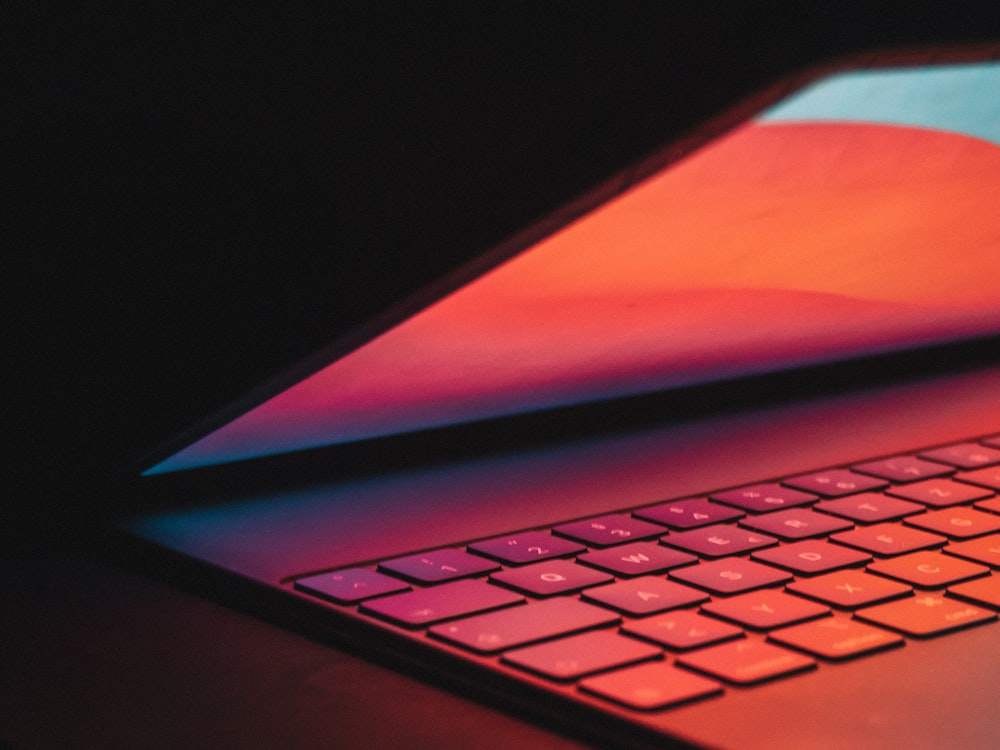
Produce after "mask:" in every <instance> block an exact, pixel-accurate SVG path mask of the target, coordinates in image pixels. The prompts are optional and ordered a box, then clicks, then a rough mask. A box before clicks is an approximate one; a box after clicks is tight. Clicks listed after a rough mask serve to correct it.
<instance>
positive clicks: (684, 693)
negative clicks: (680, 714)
mask: <svg viewBox="0 0 1000 750" xmlns="http://www.w3.org/2000/svg"><path fill="white" fill-rule="evenodd" d="M580 688H581V689H582V690H586V691H587V692H588V693H593V694H595V695H599V696H601V697H602V698H605V699H607V700H609V701H613V702H615V703H620V704H621V705H623V706H628V707H629V708H634V709H637V710H640V711H652V710H654V709H659V708H667V707H668V706H675V705H677V704H680V703H688V702H690V701H693V700H696V699H698V698H705V697H708V696H710V695H717V694H719V693H721V692H722V686H721V685H719V683H717V682H714V681H713V680H709V679H707V678H705V677H701V676H699V675H696V674H692V673H691V672H688V671H686V670H683V669H677V667H674V666H671V665H669V664H667V663H666V662H653V663H652V664H642V665H640V666H638V667H630V668H628V669H622V670H618V671H616V672H611V673H610V674H603V675H598V676H597V677H589V678H587V679H585V680H584V681H583V682H581V683H580Z"/></svg>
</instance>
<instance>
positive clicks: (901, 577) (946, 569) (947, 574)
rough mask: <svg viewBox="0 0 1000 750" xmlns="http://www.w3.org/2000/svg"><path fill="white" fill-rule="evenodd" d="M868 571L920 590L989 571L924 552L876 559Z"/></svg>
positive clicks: (979, 566) (942, 555) (945, 584)
mask: <svg viewBox="0 0 1000 750" xmlns="http://www.w3.org/2000/svg"><path fill="white" fill-rule="evenodd" d="M868 570H870V571H871V572H872V573H878V574H879V575H883V576H889V577H890V578H895V579H896V580H898V581H903V582H904V583H908V584H910V585H911V586H918V587H919V588H924V589H935V588H944V587H945V586H950V585H951V584H953V583H958V582H959V581H966V580H968V579H970V578H975V577H977V576H982V575H986V574H987V573H989V572H990V569H989V568H987V567H985V566H982V565H976V564H975V563H971V562H968V561H966V560H960V559H958V558H957V557H949V556H948V555H944V554H941V553H940V552H926V551H925V552H914V553H912V554H909V555H902V556H901V557H891V558H889V559H888V560H877V561H875V562H873V563H872V564H871V565H869V566H868Z"/></svg>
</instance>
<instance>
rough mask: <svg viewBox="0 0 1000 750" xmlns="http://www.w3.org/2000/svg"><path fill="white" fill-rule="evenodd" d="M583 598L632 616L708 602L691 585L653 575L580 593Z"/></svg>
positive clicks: (706, 596) (706, 595) (702, 592)
mask: <svg viewBox="0 0 1000 750" xmlns="http://www.w3.org/2000/svg"><path fill="white" fill-rule="evenodd" d="M583 598H584V599H586V600H587V601H590V602H594V603H596V604H603V605H604V606H606V607H610V608H611V609H614V610H618V611H619V612H624V613H625V614H629V615H633V616H635V617H642V616H644V615H651V614H653V613H655V612H663V611H665V610H668V609H676V608H678V607H687V606H690V605H692V604H698V603H700V602H703V601H705V600H706V599H708V594H706V593H705V592H704V591H700V590H698V589H693V588H691V587H690V586H685V585H683V584H680V583H675V582H674V581H668V580H666V579H663V578H658V577H654V576H643V577H642V578H632V579H630V580H628V581H619V582H618V583H612V584H610V585H608V586H598V587H597V588H593V589H589V590H587V591H584V592H583Z"/></svg>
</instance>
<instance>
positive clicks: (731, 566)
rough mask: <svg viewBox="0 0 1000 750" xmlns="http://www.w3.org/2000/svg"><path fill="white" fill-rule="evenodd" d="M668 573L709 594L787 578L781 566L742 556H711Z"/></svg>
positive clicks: (757, 586)
mask: <svg viewBox="0 0 1000 750" xmlns="http://www.w3.org/2000/svg"><path fill="white" fill-rule="evenodd" d="M670 577H671V578H673V579H675V580H678V581H684V582H685V583H690V584H692V585H694V586H698V587H700V588H703V589H705V590H707V591H711V592H712V593H713V594H739V593H741V592H744V591H752V590H753V589H759V588H764V587H765V586H774V585H776V584H779V583H784V582H786V581H790V580H791V578H792V576H791V574H790V573H788V572H787V571H784V570H778V569H777V568H772V567H771V566H770V565H761V564H760V563H755V562H753V561H751V560H747V559H745V558H742V557H733V558H728V559H725V560H713V561H712V562H704V563H701V564H699V565H690V566H688V567H686V568H678V569H677V570H672V571H671V572H670Z"/></svg>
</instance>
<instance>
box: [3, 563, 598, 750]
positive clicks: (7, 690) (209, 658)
mask: <svg viewBox="0 0 1000 750" xmlns="http://www.w3.org/2000/svg"><path fill="white" fill-rule="evenodd" d="M0 601H2V602H3V612H4V614H3V616H2V617H0V672H2V673H3V675H4V683H5V686H4V689H3V690H2V691H0V745H2V743H3V742H6V743H9V744H10V745H11V746H13V747H18V748H24V749H25V750H29V749H34V748H56V747H76V748H90V747H94V748H97V747H100V748H135V747H145V748H157V747H169V748H177V747H187V748H196V747H212V748H228V747H232V748H254V747H282V748H288V749H289V750H292V749H297V748H312V747H345V748H347V747H350V748H354V747H358V748H360V747H364V748H400V747H403V746H407V747H433V748H440V749H447V748H470V747H476V748H484V749H489V748H511V747H518V748H521V749H522V750H529V749H530V748H535V747H538V748H542V747H544V748H547V749H548V750H570V748H581V747H583V746H582V745H579V744H577V743H574V742H572V741H570V740H568V739H565V738H562V737H559V736H557V735H555V734H553V733H550V732H548V731H546V730H544V729H542V728H539V727H536V726H532V725H530V724H527V723H525V722H522V721H519V720H517V719H515V718H513V717H511V716H508V715H506V714H503V713H501V712H498V711H494V710H491V709H489V708H487V707H484V706H482V705H480V704H477V703H474V702H472V701H469V700H466V699H464V698H462V697H460V696H458V695H455V694H452V693H449V692H447V691H445V690H442V689H439V688H436V687H433V686H431V685H428V684H426V683H423V682H421V681H419V680H417V679H414V678H412V677H408V676H405V675H401V674H398V673H396V672H393V671H391V670H389V669H386V668H383V667H381V666H379V665H377V664H373V663H371V662H368V661H364V660H362V659H359V658H357V657H354V656H352V655H350V654H347V653H344V652H343V651H339V650H337V649H334V648H330V647H328V646H326V645H324V644H320V643H316V642H313V641H311V640H309V639H307V638H304V637H301V636H299V635H296V634H294V633H290V632H287V631H285V630H282V629H280V628H277V627H274V626H272V625H270V624H268V623H265V622H262V621H259V620H256V619H254V618H252V617H250V616H247V615H244V614H241V613H238V612H235V611H232V610H229V609H226V608H224V607H221V606H219V605H216V604H214V603H211V602H208V601H205V600H203V599H200V598H198V597H196V596H193V595H190V594H187V593H184V592H181V591H177V590H174V589H171V588H168V587H166V586H163V585H161V584H159V583H156V582H153V581H151V580H148V579H145V578H143V577H141V576H139V575H135V574H132V573H128V572H124V571H122V570H119V569H117V568H115V567H112V566H110V565H107V564H104V563H100V562H94V561H88V560H83V559H77V558H61V559H44V560H27V559H23V560H15V561H11V562H8V563H7V565H6V566H5V567H4V568H3V569H2V570H0Z"/></svg>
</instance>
